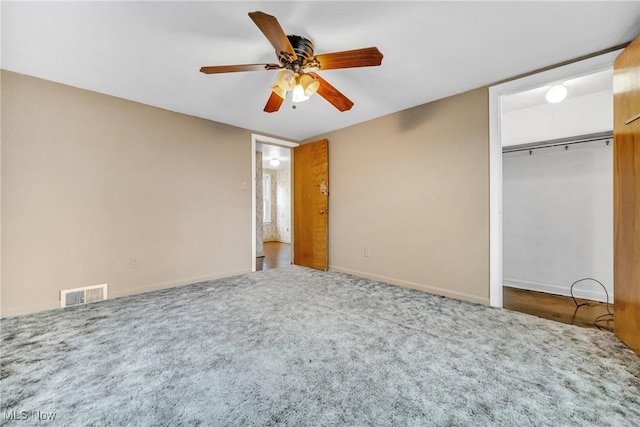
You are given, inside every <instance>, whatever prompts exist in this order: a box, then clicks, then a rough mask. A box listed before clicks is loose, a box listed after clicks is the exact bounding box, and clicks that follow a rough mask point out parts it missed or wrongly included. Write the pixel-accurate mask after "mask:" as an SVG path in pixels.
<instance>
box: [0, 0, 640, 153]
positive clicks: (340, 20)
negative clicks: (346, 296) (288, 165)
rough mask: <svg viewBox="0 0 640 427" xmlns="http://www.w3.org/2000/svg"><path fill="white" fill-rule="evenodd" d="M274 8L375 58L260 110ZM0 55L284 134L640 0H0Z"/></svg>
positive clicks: (393, 107) (593, 47)
mask: <svg viewBox="0 0 640 427" xmlns="http://www.w3.org/2000/svg"><path fill="white" fill-rule="evenodd" d="M256 10H261V11H263V12H266V13H269V14H272V15H274V16H276V17H277V18H278V20H279V22H280V24H281V26H282V27H283V28H284V30H285V31H286V32H287V33H288V34H297V35H302V36H306V37H309V38H310V39H311V40H313V42H314V44H315V47H316V49H315V50H316V54H320V53H327V52H335V51H341V50H350V49H356V48H361V47H369V46H377V47H378V48H379V49H380V51H381V52H382V53H383V55H384V59H383V61H382V65H381V66H380V67H368V68H355V69H346V70H327V71H324V72H320V73H321V74H322V76H323V77H324V78H325V79H326V80H327V81H329V82H330V83H331V84H332V85H333V86H335V87H336V88H338V89H339V90H341V91H342V92H343V93H344V94H345V95H346V96H347V97H349V98H350V99H351V100H352V101H354V102H355V105H354V107H353V108H352V110H351V111H348V112H344V113H341V112H339V111H338V110H336V109H335V108H334V107H333V106H331V105H330V104H329V103H327V102H326V101H325V100H324V99H322V98H321V97H319V96H314V97H312V98H311V99H310V100H308V101H306V102H304V103H301V104H299V105H298V108H297V109H295V110H294V109H292V108H291V104H290V102H289V101H287V102H285V104H283V106H282V108H281V109H280V111H279V112H277V113H272V114H268V113H264V112H263V111H262V109H263V107H264V104H265V103H266V101H267V99H268V97H269V93H270V89H269V88H270V86H271V85H272V84H273V82H274V80H275V76H276V71H257V72H245V73H232V74H218V75H205V74H202V73H200V72H199V69H200V67H201V66H204V65H226V64H250V63H266V62H275V61H274V59H275V53H274V50H273V48H272V46H271V45H270V44H269V42H268V41H267V40H266V38H265V37H264V36H263V34H262V33H261V32H260V31H259V30H258V28H257V27H256V26H255V25H254V23H253V22H252V21H251V19H250V18H249V17H248V15H247V13H248V12H251V11H256ZM1 13H2V68H4V69H7V70H11V71H15V72H19V73H24V74H28V75H32V76H36V77H41V78H44V79H48V80H52V81H56V82H60V83H65V84H68V85H71V86H76V87H80V88H84V89H89V90H93V91H97V92H101V93H105V94H109V95H114V96H118V97H122V98H126V99H130V100H133V101H138V102H141V103H144V104H149V105H153V106H157V107H160V108H164V109H168V110H172V111H176V112H181V113H185V114H190V115H194V116H198V117H203V118H207V119H211V120H215V121H218V122H223V123H228V124H231V125H235V126H240V127H243V128H247V129H251V130H253V131H256V132H259V133H263V134H268V135H275V136H279V137H283V138H288V139H291V140H296V141H298V140H302V139H306V138H310V137H313V136H317V135H321V134H323V133H325V132H328V131H331V130H335V129H339V128H343V127H346V126H350V125H353V124H356V123H360V122H364V121H367V120H371V119H374V118H376V117H380V116H383V115H386V114H389V113H393V112H396V111H400V110H403V109H406V108H410V107H413V106H416V105H420V104H424V103H427V102H430V101H433V100H436V99H440V98H443V97H446V96H450V95H453V94H456V93H460V92H464V91H466V90H470V89H474V88H477V87H480V86H484V85H488V84H491V83H495V82H497V81H500V80H503V79H507V78H510V77H513V76H516V75H519V74H522V73H526V72H530V71H532V70H536V69H540V68H542V67H546V66H550V65H553V64H557V63H560V62H563V61H567V60H571V59H574V58H577V57H580V56H583V55H587V54H590V53H593V52H597V51H600V50H603V49H607V48H610V47H613V46H616V45H619V44H622V43H626V42H628V41H630V40H632V39H633V38H635V37H636V36H637V35H638V33H639V32H640V1H622V2H615V1H601V2H597V1H585V2H581V1H569V2H555V1H536V2H518V1H511V2H506V1H499V2H490V1H474V2H457V1H446V2H432V1H423V2H415V1H413V2H399V1H375V2H362V1H356V2H348V1H340V2H328V1H324V2H303V1H298V2H282V1H277V2H275V1H268V2H243V1H233V2H231V1H229V2H217V1H215V2H213V1H204V2H189V1H179V2H166V1H160V2H156V1H143V2H115V1H110V2H91V1H87V2H9V1H3V2H2V11H1Z"/></svg>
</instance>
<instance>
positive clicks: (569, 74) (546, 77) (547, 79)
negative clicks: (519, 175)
mask: <svg viewBox="0 0 640 427" xmlns="http://www.w3.org/2000/svg"><path fill="white" fill-rule="evenodd" d="M622 50H623V49H619V50H615V51H612V52H608V53H605V54H603V55H598V56H594V57H592V58H589V59H585V60H582V61H577V62H573V63H571V64H568V65H563V66H560V67H557V68H553V69H550V70H547V71H543V72H540V73H536V74H532V75H530V76H526V77H522V78H520V79H516V80H511V81H508V82H506V83H502V84H499V85H495V86H491V87H490V88H489V304H490V305H491V306H493V307H502V140H501V104H500V102H501V101H500V100H501V96H502V95H508V94H513V93H517V92H521V91H524V90H528V89H534V88H537V87H541V86H545V85H550V84H553V83H556V82H558V83H559V82H561V81H563V80H568V79H571V78H575V77H579V76H582V75H586V74H591V73H594V72H597V71H600V70H605V69H608V68H611V67H613V62H614V61H615V59H616V57H617V56H618V55H619V54H620V52H622Z"/></svg>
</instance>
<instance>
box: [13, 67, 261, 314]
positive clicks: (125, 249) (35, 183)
mask: <svg viewBox="0 0 640 427" xmlns="http://www.w3.org/2000/svg"><path fill="white" fill-rule="evenodd" d="M250 145H251V134H250V131H248V130H244V129H239V128H235V127H231V126H227V125H222V124H219V123H214V122H211V121H206V120H202V119H198V118H194V117H190V116H185V115H181V114H176V113H172V112H168V111H165V110H161V109H157V108H153V107H148V106H144V105H141V104H137V103H134V102H130V101H126V100H122V99H118V98H114V97H109V96H105V95H100V94H97V93H93V92H89V91H85V90H80V89H76V88H72V87H68V86H64V85H60V84H56V83H52V82H48V81H45V80H40V79H35V78H31V77H27V76H24V75H19V74H15V73H11V72H6V71H3V72H2V158H1V159H2V177H1V184H2V193H1V196H2V253H1V255H2V264H1V265H2V282H1V288H2V289H1V295H2V302H1V310H2V312H1V316H2V317H5V316H11V315H15V314H21V313H28V312H34V311H39V310H43V309H49V308H55V307H58V306H59V299H58V293H59V291H60V290H61V289H66V288H74V287H80V286H87V285H93V284H100V283H108V284H109V294H110V295H109V296H110V297H117V296H121V295H126V294H132V293H137V292H142V291H147V290H152V289H158V288H162V287H168V286H173V285H179V284H184V283H190V282H195V281H199V280H203V279H207V278H213V277H221V276H229V275H233V274H237V273H242V272H247V271H250V269H251V215H252V212H251V192H250V191H247V190H243V187H242V183H243V182H246V183H247V184H248V186H247V188H251V186H250V185H249V184H250V182H251V148H250ZM132 258H133V259H137V260H139V266H138V267H137V268H131V259H132Z"/></svg>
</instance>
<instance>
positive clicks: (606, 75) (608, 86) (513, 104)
mask: <svg viewBox="0 0 640 427" xmlns="http://www.w3.org/2000/svg"><path fill="white" fill-rule="evenodd" d="M555 84H562V85H563V86H564V87H566V88H567V98H566V99H570V98H576V97H579V96H584V95H590V94H593V93H596V92H605V91H606V92H610V93H613V67H611V68H608V69H606V70H602V71H597V72H594V73H591V74H586V75H584V76H578V77H574V78H571V79H567V80H562V81H554V82H550V84H548V85H545V86H541V87H537V88H534V89H530V90H526V91H523V92H518V93H514V94H512V95H502V98H501V106H502V112H509V111H515V110H520V109H524V108H530V107H534V106H537V105H543V104H546V103H547V100H546V95H547V91H548V90H549V88H550V87H551V86H552V85H555ZM612 102H613V100H612Z"/></svg>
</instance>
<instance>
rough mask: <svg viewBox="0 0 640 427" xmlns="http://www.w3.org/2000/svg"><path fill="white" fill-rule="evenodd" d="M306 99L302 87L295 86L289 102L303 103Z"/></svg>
mask: <svg viewBox="0 0 640 427" xmlns="http://www.w3.org/2000/svg"><path fill="white" fill-rule="evenodd" d="M307 99H309V97H308V96H307V95H305V94H304V89H303V88H302V85H299V84H298V85H296V86H295V87H294V88H293V92H292V94H291V100H292V101H293V102H303V101H306V100H307Z"/></svg>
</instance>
